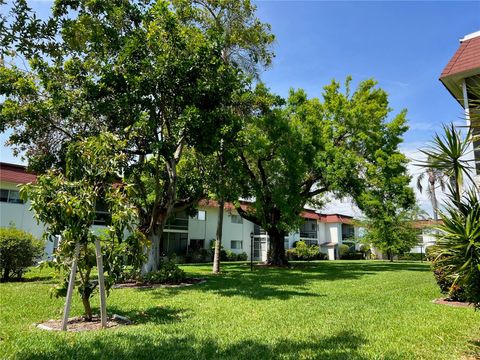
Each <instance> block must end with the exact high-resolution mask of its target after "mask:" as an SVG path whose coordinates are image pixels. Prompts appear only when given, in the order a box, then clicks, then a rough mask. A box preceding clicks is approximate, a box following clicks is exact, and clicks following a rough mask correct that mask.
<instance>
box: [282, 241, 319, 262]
mask: <svg viewBox="0 0 480 360" xmlns="http://www.w3.org/2000/svg"><path fill="white" fill-rule="evenodd" d="M294 246H295V247H294V248H292V249H288V250H287V251H286V252H285V255H286V258H287V260H289V261H292V260H302V261H310V260H325V259H326V258H327V256H326V255H325V254H323V253H321V252H320V248H319V247H318V245H307V244H306V243H305V241H296V242H295V243H294Z"/></svg>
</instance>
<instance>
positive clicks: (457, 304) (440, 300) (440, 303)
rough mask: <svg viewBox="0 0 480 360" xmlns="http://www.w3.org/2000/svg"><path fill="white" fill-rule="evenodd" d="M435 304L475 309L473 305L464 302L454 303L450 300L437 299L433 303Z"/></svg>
mask: <svg viewBox="0 0 480 360" xmlns="http://www.w3.org/2000/svg"><path fill="white" fill-rule="evenodd" d="M432 302H433V303H434V304H439V305H448V306H453V307H471V308H473V307H474V306H473V304H470V303H466V302H462V301H452V300H449V299H435V300H433V301H432Z"/></svg>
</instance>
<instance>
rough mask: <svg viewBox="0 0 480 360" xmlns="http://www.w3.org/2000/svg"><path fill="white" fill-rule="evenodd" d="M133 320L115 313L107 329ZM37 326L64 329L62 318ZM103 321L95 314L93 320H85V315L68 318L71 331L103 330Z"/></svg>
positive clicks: (55, 329) (42, 328) (57, 329)
mask: <svg viewBox="0 0 480 360" xmlns="http://www.w3.org/2000/svg"><path fill="white" fill-rule="evenodd" d="M130 324H132V322H131V321H130V320H129V319H128V318H126V317H124V316H119V315H113V316H112V317H109V318H108V319H107V329H111V328H115V327H117V326H122V325H130ZM35 325H36V327H37V328H39V329H41V330H49V331H61V330H62V320H47V321H45V322H43V323H40V324H35ZM101 329H102V323H101V321H100V316H98V315H94V316H93V318H92V320H91V321H87V320H85V318H84V317H83V316H77V317H73V318H69V319H68V325H67V331H70V332H79V331H88V330H101Z"/></svg>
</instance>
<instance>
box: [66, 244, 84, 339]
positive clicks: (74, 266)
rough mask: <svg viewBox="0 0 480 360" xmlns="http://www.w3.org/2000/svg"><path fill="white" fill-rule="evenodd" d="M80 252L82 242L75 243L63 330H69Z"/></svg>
mask: <svg viewBox="0 0 480 360" xmlns="http://www.w3.org/2000/svg"><path fill="white" fill-rule="evenodd" d="M79 254H80V244H79V243H77V244H76V245H75V254H74V255H73V261H72V270H71V271H70V279H69V281H68V290H67V299H66V300H65V308H64V310H63V319H62V330H63V331H67V324H68V315H69V314H70V307H71V306H72V294H73V288H74V287H75V277H76V275H77V263H78V255H79Z"/></svg>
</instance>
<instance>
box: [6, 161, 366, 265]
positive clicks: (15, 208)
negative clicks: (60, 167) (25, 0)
mask: <svg viewBox="0 0 480 360" xmlns="http://www.w3.org/2000/svg"><path fill="white" fill-rule="evenodd" d="M35 180H36V176H35V175H34V174H30V173H27V172H26V171H25V167H24V166H21V165H13V164H8V163H0V189H1V199H0V226H1V227H8V226H15V227H17V228H19V229H22V230H24V231H27V232H29V233H31V234H33V235H34V236H36V237H38V238H40V237H41V236H42V235H43V232H44V226H43V225H42V224H37V222H36V220H35V219H34V217H33V213H32V212H31V211H30V210H29V208H30V206H29V203H28V202H26V203H23V202H22V201H21V200H20V198H19V193H18V191H19V189H18V186H19V185H21V184H25V183H28V182H33V181H35ZM244 206H247V205H244ZM104 215H105V213H104V212H99V214H98V218H97V221H96V225H97V226H99V227H100V226H101V225H102V221H103V219H105V216H104ZM301 216H302V217H303V218H304V223H303V225H302V226H301V227H300V229H299V231H298V232H295V233H291V234H290V235H289V236H287V237H285V248H286V249H288V248H292V247H293V246H294V243H295V242H296V241H299V240H303V241H305V242H307V243H308V244H311V245H313V244H315V245H319V246H320V249H321V251H322V252H323V253H325V254H327V255H328V258H329V260H335V259H338V258H339V256H338V245H340V244H342V243H343V242H344V241H345V240H348V239H352V238H354V237H355V238H357V237H358V227H356V226H354V225H353V218H352V217H350V216H345V215H340V214H320V213H317V212H315V211H313V210H304V211H303V212H302V214H301ZM217 219H218V204H217V202H215V201H212V200H202V201H200V203H199V204H198V213H197V215H196V216H194V217H190V216H188V215H187V214H186V213H185V212H181V213H178V214H176V215H175V216H174V217H173V218H172V219H170V220H169V221H168V222H167V224H166V226H165V230H164V234H163V236H164V238H163V249H161V252H162V253H165V254H167V255H168V254H172V253H175V254H176V255H185V254H186V253H187V252H188V251H189V249H195V248H197V249H198V248H209V247H210V242H211V241H212V240H213V239H215V234H216V229H217ZM252 238H253V241H252ZM252 242H253V249H252V248H251V243H252ZM222 245H223V247H224V248H225V249H227V250H231V251H232V252H234V253H243V252H245V253H247V256H248V259H250V256H251V254H253V259H254V260H261V261H265V260H266V259H267V251H268V236H267V234H266V233H265V231H264V230H263V229H261V228H260V227H259V226H257V225H255V224H253V223H252V222H250V221H248V220H245V219H243V218H242V217H241V216H240V215H239V214H238V213H237V211H236V210H235V208H234V206H233V205H232V204H225V206H224V217H223V240H222ZM55 246H56V244H55V243H54V241H52V242H48V243H47V245H46V249H45V253H46V256H49V255H51V254H52V252H53V250H54V247H55ZM252 250H253V251H252Z"/></svg>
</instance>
